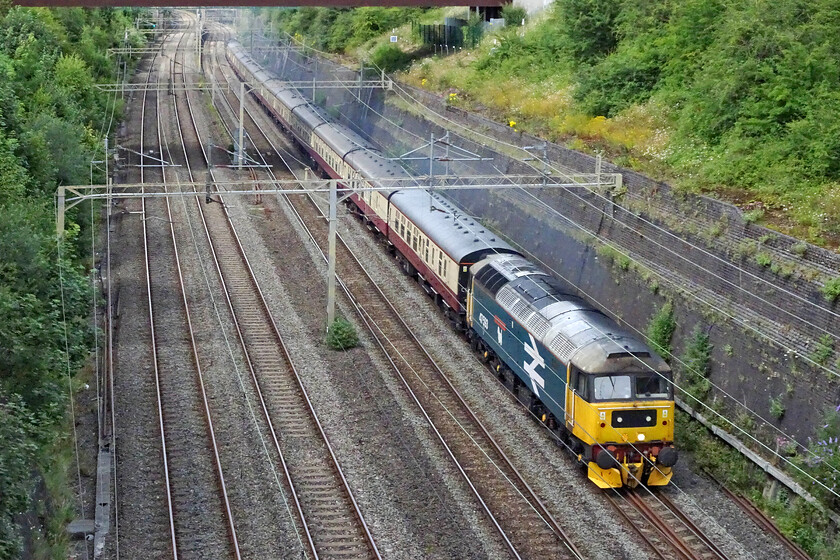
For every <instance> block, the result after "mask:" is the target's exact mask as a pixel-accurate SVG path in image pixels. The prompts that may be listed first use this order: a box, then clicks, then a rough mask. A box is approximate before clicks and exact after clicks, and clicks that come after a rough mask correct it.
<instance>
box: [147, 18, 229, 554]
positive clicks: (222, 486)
mask: <svg viewBox="0 0 840 560" xmlns="http://www.w3.org/2000/svg"><path fill="white" fill-rule="evenodd" d="M186 37H192V35H191V34H189V33H187V32H184V33H182V34H181V40H180V41H179V43H178V47H179V48H177V49H176V57H177V54H178V52H181V53H182V55H183V51H182V49H180V44H181V42H182V41H183V40H184V38H186ZM181 67H182V68H183V62H182V66H181ZM170 68H172V71H173V72H174V64H173V65H172V66H171V67H170ZM172 79H173V80H174V79H175V76H174V75H173V76H172ZM157 103H158V111H157V114H158V119H159V118H160V114H161V112H160V96H157ZM176 107H177V105H176ZM176 124H177V127H178V129H179V136H180V126H181V123H180V121H178V120H177V119H176ZM162 128H163V127H161V126H158V143H159V149H160V152H159V153H160V154H161V155H162V154H163V151H164V145H165V144H164V142H163V138H162V136H161V132H162ZM161 175H162V177H163V182H164V184H166V168H165V167H161ZM164 188H166V187H164ZM166 211H167V216H168V218H169V230H170V235H171V239H172V248H173V252H174V255H175V266H176V270H177V272H178V284H179V287H180V292H181V297H182V301H183V305H184V314H185V315H186V319H187V332H188V333H189V338H190V345H191V347H192V351H193V363H194V365H195V368H196V376H197V380H198V386H199V392H200V395H201V401H202V405H203V409H204V418H205V421H206V422H207V429H208V435H209V437H210V442H211V444H212V448H213V459H214V462H215V465H216V474H217V476H218V483H219V491H220V493H221V498H222V502H223V503H224V508H225V519H226V521H227V530H228V536H229V538H230V543H231V545H232V547H233V555H234V558H236V559H237V560H240V559H241V557H242V556H241V552H240V549H239V539H238V538H237V535H236V524H235V522H234V519H233V511H232V509H231V505H230V498H229V496H228V491H227V483H226V482H225V475H224V469H223V467H222V460H221V457H220V456H219V444H218V441H217V440H216V431H215V428H214V426H213V416H212V413H211V411H210V403H209V401H208V397H207V390H206V387H205V384H204V373H203V371H202V367H201V361H200V358H199V353H198V343H197V342H196V337H195V330H194V328H193V324H192V316H191V313H190V304H189V300H188V298H187V291H186V287H185V284H184V275H183V270H182V267H181V258H180V255H179V253H178V243H177V239H176V235H175V225H174V223H173V220H172V208H171V205H170V203H169V199H168V198H167V199H166ZM144 227H145V221H144Z"/></svg>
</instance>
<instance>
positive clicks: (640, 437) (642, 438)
mask: <svg viewBox="0 0 840 560" xmlns="http://www.w3.org/2000/svg"><path fill="white" fill-rule="evenodd" d="M636 439H637V440H639V441H645V434H639V435H637V436H636Z"/></svg>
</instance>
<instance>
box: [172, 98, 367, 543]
mask: <svg viewBox="0 0 840 560" xmlns="http://www.w3.org/2000/svg"><path fill="white" fill-rule="evenodd" d="M187 102H188V104H189V105H190V107H191V102H190V101H189V96H187ZM190 114H191V120H192V123H193V127H194V129H195V131H196V135H197V137H198V138H199V139H200V135H199V134H198V127H197V124H196V123H195V118H194V115H193V112H192V109H190ZM199 143H200V146H201V151H202V154H203V157H204V160H205V162H207V161H208V157H207V153H206V150H205V148H204V145H203V143H201V142H200V140H199ZM210 173H211V174H212V170H211V171H210ZM196 203H197V205H198V207H199V209H200V211H201V215H202V219H203V220H204V224H205V231H206V233H207V235H208V240H210V243H211V247H213V248H214V249H213V250H214V260H215V263H216V266H217V272H218V273H219V275H220V278H221V279H222V283H223V286H224V291H225V297H226V299H227V301H228V304H229V306H230V308H231V311H232V313H233V316H234V321H235V324H236V328H237V332H238V335H239V336H240V340H241V342H242V344H243V349H244V350H245V354H246V356H247V357H248V364H249V369H250V370H251V373H252V380H253V382H254V384H255V386H256V389H257V392H258V395H259V397H260V401H261V405H262V406H263V413H264V414H265V415H266V417H267V422H268V424H269V427H270V428H271V432H272V437H273V438H274V441H275V445H276V449H277V451H278V453H279V454H280V457H281V462H282V464H283V468H284V471H285V474H286V477H287V482H288V483H289V485H290V488H291V490H292V493H293V495H294V499H295V503H296V507H297V508H298V515H299V516H300V517H301V523H302V526H303V527H304V530H305V532H306V539H307V542H308V543H309V545H310V547H311V552H312V554H313V556H314V557H316V558H317V557H318V554H317V551H316V549H315V543H314V537H313V536H312V535H311V532H310V530H309V528H308V525H307V523H306V515H305V513H304V511H303V506H302V504H301V502H300V500H299V498H298V496H297V493H296V491H295V485H294V484H293V481H292V476H291V472H290V470H289V469H288V465H287V464H286V461H285V459H283V454H282V451H281V449H280V445H279V441H278V438H277V436H276V433H275V431H274V421H273V420H272V418H271V416H270V414H269V412H268V407H267V405H266V403H265V400H264V398H263V390H262V388H261V385H260V382H259V379H258V376H257V374H256V370H255V368H254V367H253V362H252V360H251V357H250V353H249V352H248V350H247V347H246V345H245V340H244V334H243V333H242V330H241V328H240V324H239V322H238V321H237V320H236V319H235V317H236V315H235V311H234V309H233V302H232V298H231V297H230V293H229V290H228V287H227V285H226V282H225V280H224V276H223V274H222V270H221V266H220V263H219V258H218V255H217V254H216V249H215V244H214V243H213V242H212V238H211V234H210V232H209V229H208V228H207V221H206V218H205V216H204V211H203V209H202V208H201V202H200V200H199V199H198V198H196ZM223 208H224V211H225V214H226V216H227V224H228V226H229V228H230V232H231V234H232V238H233V239H234V241H235V246H236V247H237V250H238V253H239V256H240V258H241V259H242V260H243V262H244V264H245V265H246V266H245V268H246V270H247V271H248V274H249V278H250V280H251V283H252V285H253V287H254V289H255V291H256V293H257V295H258V299H259V301H260V305H261V307H262V309H263V311H264V313H265V317H266V319H267V323H268V324H269V326H270V327H271V330H272V332H273V333H274V336H275V338H276V340H277V342H278V347H279V348H280V350H281V353H282V355H283V357H284V359H285V360H286V362H287V363H288V366H289V369H290V372H291V373H292V374H293V376H294V379H295V382H296V384H297V386H298V388H299V390H300V392H301V394H302V395H303V398H304V403H305V405H306V407H307V409H308V411H309V413H310V416H311V418H312V419H313V422H314V424H315V427H316V428H317V430H318V432H319V434H320V435H321V438H322V440H323V442H324V444H325V446H326V449H327V451H328V452H329V455H330V457H331V461H332V465H333V468H334V470H335V472H336V473H337V474H338V476H339V478H340V480H341V483H342V486H343V489H344V492H345V493H346V495H347V497H348V499H349V501H350V503H351V504H352V506H353V509H354V512H355V515H356V517H357V519H358V521H359V523H360V526H361V527H362V529H363V533H364V536H365V538H366V540H367V545H368V547H369V549H370V550H371V552H372V553H373V555H374V556H375V558H381V556H380V554H379V551H378V549H377V547H376V544H375V541H374V539H373V536H372V534H371V533H370V529H369V527H368V526H367V523H366V521H365V520H364V516H363V515H362V513H361V510H360V509H359V506H358V503H357V502H356V499H355V497H354V496H353V493H352V490H351V489H350V487H349V482H348V481H347V479H346V477H345V475H344V472H343V470H342V469H341V467H340V464H339V462H338V459H337V457H336V455H335V453H334V451H333V449H332V445H331V444H330V442H329V439H328V438H327V436H326V432H325V431H324V428H323V426H322V424H321V422H320V420H319V418H318V415H317V413H316V411H315V409H314V406H313V404H312V402H311V400H310V399H309V395H308V393H307V391H306V388H305V386H304V385H303V381H302V379H301V376H300V375H299V373H298V372H297V369H296V367H295V366H294V363H293V362H292V360H291V356H290V354H289V352H288V350H287V348H286V345H285V342H284V341H283V339H282V336H281V335H280V331H279V329H278V328H277V325H276V323H275V322H274V319H273V316H272V315H271V313H270V310H269V307H268V304H267V301H266V299H265V296H264V294H263V292H262V289H261V287H260V286H259V283H258V282H257V280H256V274H255V273H254V271H253V269H252V267H251V265H250V262H249V261H248V258H247V256H246V254H245V251H244V248H243V246H242V243H241V241H240V239H239V236H238V233H237V232H236V228H235V227H234V225H233V223H232V221H231V217H230V215H229V214H228V212H227V207H226V206H224V204H223Z"/></svg>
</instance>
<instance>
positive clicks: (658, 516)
mask: <svg viewBox="0 0 840 560" xmlns="http://www.w3.org/2000/svg"><path fill="white" fill-rule="evenodd" d="M605 495H606V496H607V498H608V499H609V501H610V503H611V504H612V506H613V507H614V509H615V510H616V511H617V512H618V513H619V515H621V517H623V518H624V519H625V520H626V521H627V522H628V523H629V524H630V525H631V526H632V527H633V528H634V529H635V530H636V532H637V533H638V535H639V536H640V537H641V538H642V540H643V541H645V542H646V543H647V544H648V545H649V547H650V549H651V550H652V551H654V553H655V554H656V555H657V556H658V557H659V558H662V559H663V560H670V559H674V558H678V559H685V560H726V559H727V558H728V557H727V556H726V554H725V553H724V552H723V551H722V550H720V549H719V548H718V547H717V545H716V544H715V543H714V541H713V540H712V539H711V538H710V537H708V536H707V535H706V534H705V533H704V532H703V530H702V529H700V528H699V527H698V526H697V525H696V524H695V523H694V522H693V521H692V520H691V519H690V518H689V517H688V516H687V515H685V514H684V513H683V512H682V511H681V510H680V508H679V507H678V506H677V505H676V504H674V502H673V501H671V499H670V498H668V496H667V494H666V493H664V492H656V493H651V492H650V491H648V490H646V489H642V490H622V491H616V492H613V493H608V494H605Z"/></svg>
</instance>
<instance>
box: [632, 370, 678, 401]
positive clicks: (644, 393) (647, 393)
mask: <svg viewBox="0 0 840 560" xmlns="http://www.w3.org/2000/svg"><path fill="white" fill-rule="evenodd" d="M670 393H671V383H670V376H668V379H666V378H665V376H662V375H659V374H658V373H651V374H650V375H647V374H639V375H637V376H636V395H637V396H638V397H639V398H640V399H642V398H644V399H668V398H670V396H671V395H670Z"/></svg>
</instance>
